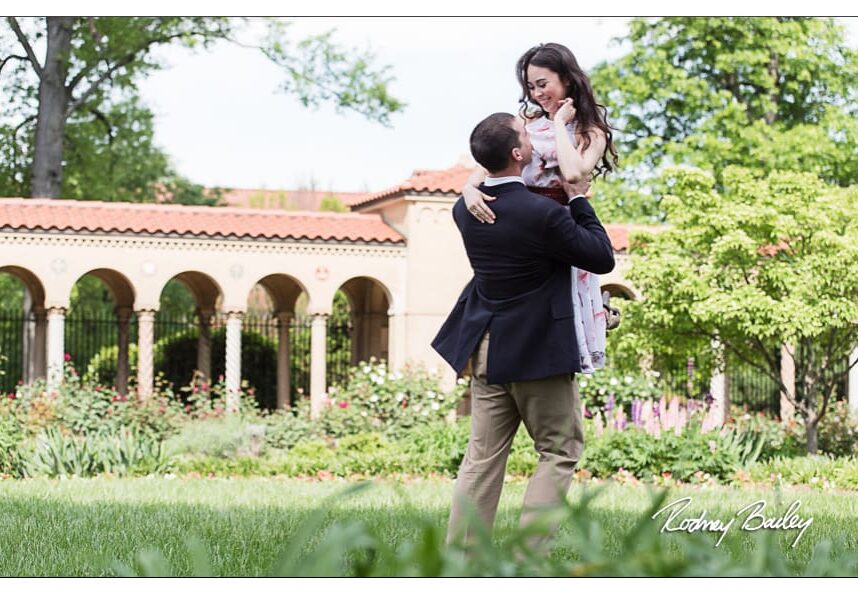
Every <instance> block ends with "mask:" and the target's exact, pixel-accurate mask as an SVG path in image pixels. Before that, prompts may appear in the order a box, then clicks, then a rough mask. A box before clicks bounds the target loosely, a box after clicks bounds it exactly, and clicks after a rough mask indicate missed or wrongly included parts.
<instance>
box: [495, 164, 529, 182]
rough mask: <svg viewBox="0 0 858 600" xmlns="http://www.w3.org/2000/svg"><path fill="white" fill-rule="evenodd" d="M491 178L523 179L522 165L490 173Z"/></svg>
mask: <svg viewBox="0 0 858 600" xmlns="http://www.w3.org/2000/svg"><path fill="white" fill-rule="evenodd" d="M489 177H494V178H495V179H497V178H499V177H521V165H519V164H514V165H512V166H510V167H507V168H506V169H504V170H503V171H497V172H495V173H489Z"/></svg>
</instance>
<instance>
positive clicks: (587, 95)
mask: <svg viewBox="0 0 858 600" xmlns="http://www.w3.org/2000/svg"><path fill="white" fill-rule="evenodd" d="M530 65H533V66H535V67H543V68H546V69H548V70H550V71H552V72H554V73H557V76H558V77H560V81H561V82H562V83H563V84H564V85H565V86H566V93H567V94H568V96H569V97H570V98H572V99H573V100H574V101H575V120H576V121H577V122H578V131H579V132H580V133H581V135H582V136H583V138H584V148H585V149H586V148H587V147H588V146H589V145H590V131H591V130H592V129H593V128H597V129H600V130H602V132H603V133H604V134H605V141H606V144H605V151H604V153H602V159H601V161H600V162H597V163H596V175H597V176H598V175H604V174H607V173H610V172H611V171H613V170H614V167H615V166H617V159H618V156H617V150H616V148H614V134H613V133H612V132H611V130H612V129H613V128H612V127H611V125H610V124H609V123H608V109H607V108H605V106H604V105H602V104H599V103H598V102H596V98H595V97H594V95H593V88H592V86H591V85H590V79H589V78H588V77H587V75H586V74H585V73H584V71H582V70H581V67H579V66H578V61H577V60H575V55H574V54H572V52H571V51H570V50H569V48H567V47H566V46H563V45H561V44H554V43H549V44H539V45H538V46H534V47H533V48H531V49H530V50H528V51H527V52H525V53H524V54H522V56H521V58H519V59H518V64H516V75H517V76H518V83H519V84H520V85H521V98H519V102H521V113H522V115H525V116H527V117H531V118H532V117H541V116H543V115H545V114H546V112H545V111H544V110H543V109H542V107H541V106H540V105H539V103H538V102H536V101H535V100H534V99H533V98H532V97H531V95H530V90H528V89H527V68H528V67H529V66H530ZM531 104H533V105H536V106H537V107H538V109H537V110H536V111H532V110H529V109H530V108H531V106H530V105H531ZM609 154H610V157H609V156H608V155H609Z"/></svg>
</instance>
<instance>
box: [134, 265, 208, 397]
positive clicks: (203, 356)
mask: <svg viewBox="0 0 858 600" xmlns="http://www.w3.org/2000/svg"><path fill="white" fill-rule="evenodd" d="M222 300H223V293H222V292H221V288H220V286H219V285H218V283H217V282H216V281H215V280H214V278H212V277H211V276H209V275H207V274H205V273H202V272H199V271H184V272H182V273H178V274H176V275H174V276H173V277H172V278H171V279H170V280H169V281H167V283H166V284H164V287H163V288H162V289H161V294H160V296H159V301H158V303H159V309H158V312H157V313H156V314H155V315H154V323H153V331H152V342H151V343H152V345H153V350H152V362H153V364H154V370H155V372H159V373H162V374H163V376H164V378H165V379H166V381H167V382H169V383H170V384H171V385H172V387H173V389H174V391H175V392H176V393H177V394H179V395H182V396H184V395H186V393H185V392H183V390H182V388H183V387H187V386H188V385H189V384H191V383H193V384H196V383H206V384H208V383H210V381H211V380H212V379H215V378H217V376H218V375H221V374H223V372H224V369H223V364H222V363H223V344H222V343H221V344H220V345H219V346H218V347H217V348H215V344H214V337H215V334H216V333H217V332H219V331H220V329H221V328H222V327H223V317H222V315H220V314H218V310H219V308H220V305H221V302H222Z"/></svg>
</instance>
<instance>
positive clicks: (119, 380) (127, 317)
mask: <svg viewBox="0 0 858 600" xmlns="http://www.w3.org/2000/svg"><path fill="white" fill-rule="evenodd" d="M132 312H133V309H132V308H131V307H130V306H119V307H117V308H116V324H117V325H118V327H119V346H118V352H117V354H116V391H117V392H118V393H119V395H120V396H127V395H128V375H129V372H130V368H129V365H128V335H129V332H128V324H129V323H130V322H131V313H132Z"/></svg>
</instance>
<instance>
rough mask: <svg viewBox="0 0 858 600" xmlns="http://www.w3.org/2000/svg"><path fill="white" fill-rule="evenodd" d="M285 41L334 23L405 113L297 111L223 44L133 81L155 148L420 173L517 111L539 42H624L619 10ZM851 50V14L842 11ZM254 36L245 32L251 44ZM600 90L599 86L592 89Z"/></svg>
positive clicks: (267, 71) (412, 24) (275, 76)
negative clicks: (493, 120)
mask: <svg viewBox="0 0 858 600" xmlns="http://www.w3.org/2000/svg"><path fill="white" fill-rule="evenodd" d="M292 22H293V25H292V26H291V29H292V35H293V36H294V38H293V39H297V38H302V37H305V36H306V35H311V34H316V33H321V32H324V31H328V30H331V29H335V30H336V33H335V35H334V39H335V40H336V41H337V42H338V43H340V44H342V45H344V46H346V47H358V48H362V49H365V48H367V47H368V48H370V49H371V50H372V51H373V52H374V53H375V55H376V56H377V60H376V64H377V65H390V66H391V72H392V74H393V76H394V77H395V81H394V82H393V83H392V84H391V85H390V86H389V90H390V92H391V93H392V94H393V95H394V96H395V97H397V98H399V99H400V100H403V101H404V102H405V103H406V104H407V107H406V108H405V110H404V111H403V112H401V113H397V114H395V115H393V116H392V118H391V125H392V126H391V127H385V126H383V125H380V124H378V123H375V122H372V121H369V120H368V119H366V118H365V117H363V116H362V115H359V114H358V113H355V112H352V111H345V112H342V113H339V114H338V113H337V112H336V111H335V110H334V109H333V108H331V107H328V106H325V107H322V108H320V109H318V110H313V109H308V108H304V107H303V106H301V105H300V103H299V102H298V101H297V100H296V99H294V98H293V97H291V96H289V95H286V94H284V93H282V92H279V91H278V89H277V88H278V86H279V83H280V82H281V81H282V80H283V75H281V73H280V71H279V70H278V68H277V67H276V66H274V65H272V64H271V63H270V62H269V61H268V60H267V59H266V58H264V57H263V56H262V55H261V54H260V53H259V52H258V51H255V50H252V49H246V48H241V47H238V46H234V45H231V44H228V43H222V44H219V45H217V46H215V47H214V48H213V49H210V50H207V51H203V50H197V51H194V50H188V49H184V48H178V47H173V48H169V49H166V50H163V51H161V52H160V53H159V55H158V56H159V58H161V60H163V61H164V63H165V64H166V65H168V67H167V68H165V69H163V70H161V71H157V72H155V73H154V74H153V75H151V76H150V77H148V78H147V79H145V80H143V81H142V82H141V84H140V93H141V96H142V97H143V99H144V100H145V101H146V103H147V104H148V105H149V106H150V108H152V109H153V111H154V112H155V115H156V122H155V131H156V136H155V139H156V142H157V143H158V144H159V145H160V146H161V147H162V148H163V149H165V150H166V151H167V153H168V154H169V155H170V156H171V157H172V159H173V161H174V165H175V166H176V168H177V169H178V171H179V173H181V174H182V175H184V176H186V177H188V178H190V179H191V180H192V181H194V182H196V183H201V184H204V185H206V186H221V187H233V188H269V189H296V188H302V187H303V188H307V187H315V188H316V189H320V190H326V191H327V190H333V191H376V190H381V189H384V188H387V187H390V186H393V185H396V184H398V183H399V182H401V181H403V180H404V179H406V178H408V177H409V176H410V174H411V173H412V171H414V170H415V169H444V168H447V167H450V166H452V165H454V164H455V163H457V162H459V161H460V160H461V159H462V158H463V157H466V156H467V155H468V143H467V140H468V136H469V135H470V132H471V129H472V128H473V126H474V125H475V124H476V123H477V122H479V121H480V120H481V119H482V118H483V117H485V116H487V115H488V114H490V113H492V112H497V111H507V112H515V111H516V110H517V108H518V97H519V93H520V92H519V87H518V83H517V82H516V79H515V69H514V67H515V62H516V60H517V59H518V57H519V56H520V55H521V54H522V53H523V52H524V51H525V50H526V49H527V48H529V47H531V46H533V45H535V44H538V43H540V42H549V41H554V42H560V43H562V44H565V45H567V46H568V47H569V48H570V49H571V50H572V51H573V52H574V53H575V55H576V57H577V58H578V61H579V63H580V64H581V66H582V67H583V68H584V70H585V71H588V70H590V69H592V67H594V66H595V65H596V64H598V63H599V62H602V61H604V60H612V59H616V58H618V57H619V56H621V55H622V54H623V53H624V52H625V51H627V50H628V47H627V46H624V45H622V44H619V43H616V42H615V41H613V40H614V38H616V37H618V36H622V35H624V34H625V32H626V28H627V26H626V23H627V20H626V19H625V18H619V17H606V18H557V17H553V18H530V19H523V18H464V17H462V18H348V19H343V18H339V19H337V18H297V19H293V20H292ZM843 22H844V24H845V25H846V26H847V30H848V35H849V40H850V43H851V45H853V46H858V19H854V18H853V19H844V20H843ZM252 34H253V32H252V30H251V31H250V32H248V35H245V36H244V39H246V40H252V39H253V35H252ZM596 93H597V95H598V90H596Z"/></svg>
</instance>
